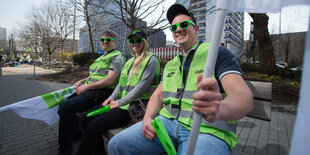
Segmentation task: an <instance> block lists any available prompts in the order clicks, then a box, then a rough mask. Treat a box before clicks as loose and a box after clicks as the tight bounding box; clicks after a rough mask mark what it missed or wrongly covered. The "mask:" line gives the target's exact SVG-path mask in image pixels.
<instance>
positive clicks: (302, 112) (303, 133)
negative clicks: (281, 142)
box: [290, 24, 310, 155]
mask: <svg viewBox="0 0 310 155" xmlns="http://www.w3.org/2000/svg"><path fill="white" fill-rule="evenodd" d="M309 30H310V24H309V25H308V32H307V41H306V48H305V54H304V64H303V73H302V79H301V87H300V94H299V96H300V97H299V104H298V109H297V117H296V121H295V126H294V133H293V139H292V146H291V150H290V154H292V155H294V154H309V153H310V147H309V144H310V133H309V129H310V124H309V120H310V113H309V109H310V102H309V90H310V81H309V79H310V61H309V60H310V33H309Z"/></svg>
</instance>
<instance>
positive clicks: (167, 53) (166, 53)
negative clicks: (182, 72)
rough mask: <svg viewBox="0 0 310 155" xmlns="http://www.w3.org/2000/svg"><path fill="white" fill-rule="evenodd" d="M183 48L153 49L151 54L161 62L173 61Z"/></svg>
mask: <svg viewBox="0 0 310 155" xmlns="http://www.w3.org/2000/svg"><path fill="white" fill-rule="evenodd" d="M180 50H181V47H161V48H151V49H150V52H151V53H152V54H154V55H156V56H157V57H158V59H159V60H171V59H173V58H174V57H175V56H176V55H177V54H178V52H179V51H180Z"/></svg>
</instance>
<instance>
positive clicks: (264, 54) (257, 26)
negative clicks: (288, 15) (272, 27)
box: [250, 13, 276, 75]
mask: <svg viewBox="0 0 310 155" xmlns="http://www.w3.org/2000/svg"><path fill="white" fill-rule="evenodd" d="M250 16H251V17H252V18H253V21H254V37H255V40H257V41H258V49H259V52H258V53H259V54H258V58H259V64H260V71H261V72H262V73H265V74H268V75H271V74H275V73H276V68H275V66H276V65H275V55H274V49H273V45H272V42H271V39H270V36H269V32H268V20H269V17H268V16H267V15H266V14H256V13H254V14H253V13H250Z"/></svg>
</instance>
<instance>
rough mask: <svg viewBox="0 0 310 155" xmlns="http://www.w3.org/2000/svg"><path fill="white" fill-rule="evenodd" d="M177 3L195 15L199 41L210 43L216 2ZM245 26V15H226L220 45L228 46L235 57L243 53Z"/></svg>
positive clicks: (193, 1)
mask: <svg viewBox="0 0 310 155" xmlns="http://www.w3.org/2000/svg"><path fill="white" fill-rule="evenodd" d="M177 2H179V3H181V4H184V5H185V6H186V7H188V8H190V10H191V12H192V13H193V16H194V17H195V19H196V21H197V24H198V25H199V31H198V34H197V37H198V39H199V40H203V41H206V42H210V41H211V35H212V31H213V27H214V26H215V25H214V22H215V17H216V11H215V8H216V0H191V1H185V0H178V1H177ZM243 25H244V14H243V13H240V12H237V13H231V12H228V13H227V14H226V19H225V25H224V30H223V34H222V37H221V41H220V45H222V46H226V47H227V48H228V49H230V50H231V51H232V52H233V54H234V55H235V56H239V55H241V54H242V53H243V29H244V26H243Z"/></svg>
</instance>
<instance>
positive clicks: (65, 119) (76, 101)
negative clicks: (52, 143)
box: [58, 88, 113, 153]
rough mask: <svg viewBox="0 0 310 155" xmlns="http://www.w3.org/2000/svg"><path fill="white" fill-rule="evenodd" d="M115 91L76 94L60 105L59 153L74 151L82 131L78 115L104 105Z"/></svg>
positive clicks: (103, 90) (91, 91)
mask: <svg viewBox="0 0 310 155" xmlns="http://www.w3.org/2000/svg"><path fill="white" fill-rule="evenodd" d="M112 92H113V90H111V89H108V88H105V89H98V90H89V91H85V92H84V93H82V94H80V95H77V94H74V95H72V96H71V97H70V98H68V99H67V100H65V101H64V102H63V103H62V104H60V105H59V110H58V114H59V129H58V130H59V135H58V143H59V152H60V153H69V152H71V151H72V144H73V139H74V136H75V135H76V133H77V132H78V131H79V130H80V124H79V118H78V116H77V113H80V112H85V111H87V110H89V109H91V108H93V107H96V106H97V105H99V104H101V103H103V101H104V100H106V99H107V98H108V97H109V96H110V95H111V93H112Z"/></svg>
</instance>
